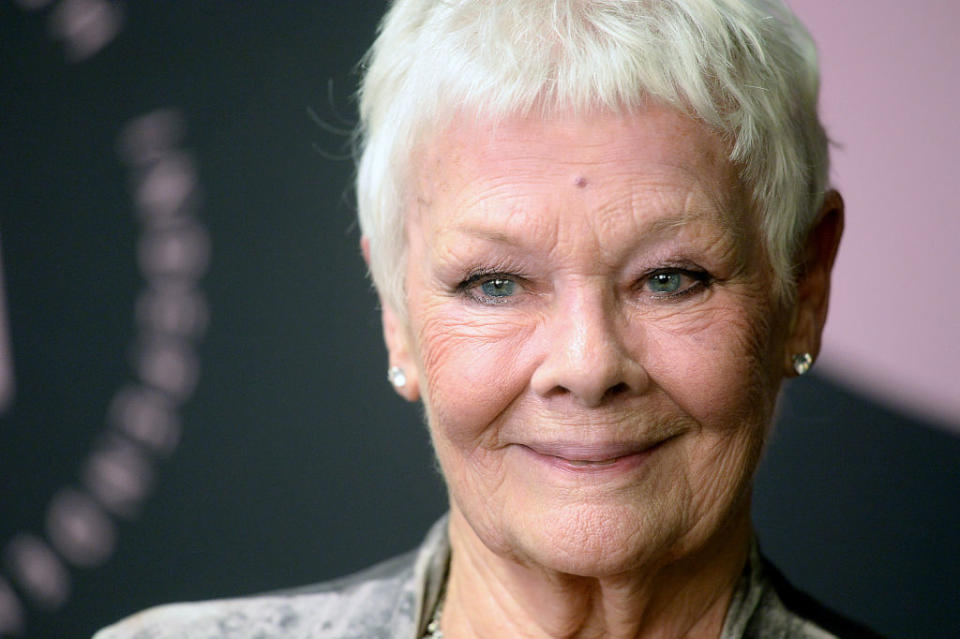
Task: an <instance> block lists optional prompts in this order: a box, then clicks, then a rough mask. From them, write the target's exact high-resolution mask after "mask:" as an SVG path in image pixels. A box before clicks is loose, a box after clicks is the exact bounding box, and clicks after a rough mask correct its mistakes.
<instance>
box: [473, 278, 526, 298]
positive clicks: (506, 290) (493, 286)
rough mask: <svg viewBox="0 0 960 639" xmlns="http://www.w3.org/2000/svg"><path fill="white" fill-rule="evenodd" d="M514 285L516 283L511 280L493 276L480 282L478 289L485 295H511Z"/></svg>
mask: <svg viewBox="0 0 960 639" xmlns="http://www.w3.org/2000/svg"><path fill="white" fill-rule="evenodd" d="M516 286H517V285H516V283H515V282H513V281H512V280H507V279H503V278H502V277H495V278H493V279H490V280H487V281H486V282H484V283H483V284H481V285H480V290H482V291H483V294H484V295H486V296H487V297H510V296H511V295H513V292H514V289H515V288H516Z"/></svg>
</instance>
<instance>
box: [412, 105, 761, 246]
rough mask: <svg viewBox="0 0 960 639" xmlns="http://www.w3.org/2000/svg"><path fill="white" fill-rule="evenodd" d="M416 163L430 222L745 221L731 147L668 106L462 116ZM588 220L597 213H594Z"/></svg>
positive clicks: (422, 206)
mask: <svg viewBox="0 0 960 639" xmlns="http://www.w3.org/2000/svg"><path fill="white" fill-rule="evenodd" d="M421 149H422V150H421V152H420V153H419V154H418V155H417V156H416V158H415V162H414V169H415V174H416V176H417V179H416V188H415V191H416V193H415V195H416V202H415V203H414V207H413V210H414V211H417V212H418V217H419V218H420V222H421V223H425V224H426V225H427V226H429V227H434V228H435V229H438V230H439V228H440V227H450V226H459V225H462V224H473V223H476V222H482V221H483V220H493V219H497V218H500V219H498V220H497V221H500V222H502V221H503V220H502V217H503V216H509V217H510V218H511V221H512V222H514V223H519V222H527V223H530V224H534V225H536V224H540V225H550V224H553V223H554V222H556V221H557V219H558V215H562V214H563V213H564V212H565V211H574V212H575V213H576V215H577V216H578V217H579V219H581V220H584V221H588V220H587V219H586V218H584V216H583V215H582V213H583V211H584V210H587V211H591V212H601V213H603V215H602V216H601V217H604V218H605V219H606V218H609V216H611V215H614V214H617V215H630V216H632V217H634V218H638V217H640V218H644V219H642V220H641V219H635V220H634V221H636V222H643V223H644V226H647V225H649V224H654V225H657V224H659V225H661V226H670V225H677V224H683V223H685V222H688V221H691V222H692V221H699V222H706V221H709V222H712V223H714V224H717V225H720V226H723V227H739V226H741V223H743V222H744V220H743V215H742V213H743V211H744V210H746V207H745V206H744V198H743V189H742V188H741V184H740V180H739V179H738V176H737V171H736V168H735V167H734V165H733V164H732V163H731V162H730V160H729V159H728V155H729V148H728V146H727V145H726V144H725V143H724V141H723V140H722V138H721V137H720V136H719V135H718V134H716V133H715V132H714V131H712V130H710V129H709V128H708V127H707V126H706V125H704V124H702V123H700V122H698V121H696V120H694V119H692V118H690V117H688V116H686V115H684V114H681V113H679V112H677V111H675V110H672V109H668V108H658V107H651V108H647V109H645V110H643V111H639V112H634V113H628V114H616V113H610V112H598V113H593V114H587V115H560V116H556V117H550V118H540V117H514V118H507V119H504V120H499V121H485V120H482V119H477V118H475V117H469V116H461V117H457V118H455V119H454V120H453V122H452V123H451V124H450V126H448V127H446V128H445V129H444V130H443V132H442V133H439V134H437V135H434V136H432V137H431V138H429V139H428V141H427V142H426V144H424V145H423V146H422V147H421ZM588 217H589V216H588Z"/></svg>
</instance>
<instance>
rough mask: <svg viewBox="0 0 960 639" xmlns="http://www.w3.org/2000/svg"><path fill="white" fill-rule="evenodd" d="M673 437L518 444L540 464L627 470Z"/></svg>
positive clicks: (573, 469)
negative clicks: (647, 440)
mask: <svg viewBox="0 0 960 639" xmlns="http://www.w3.org/2000/svg"><path fill="white" fill-rule="evenodd" d="M669 439H672V438H666V439H661V440H658V441H652V442H629V443H621V442H603V443H588V444H584V443H577V442H561V441H558V442H535V443H529V444H520V447H521V448H522V449H525V451H526V452H527V453H529V454H530V455H532V456H533V457H534V458H535V459H537V460H538V461H540V462H541V463H545V464H547V465H549V466H551V467H554V468H559V469H561V470H565V471H568V472H573V473H587V474H593V473H607V472H616V471H627V470H632V469H634V468H637V467H639V466H641V465H643V463H644V461H646V460H647V459H648V458H649V457H650V455H651V454H652V453H653V452H654V451H655V450H656V449H658V448H659V447H660V446H662V445H663V444H664V443H665V442H666V441H668V440H669Z"/></svg>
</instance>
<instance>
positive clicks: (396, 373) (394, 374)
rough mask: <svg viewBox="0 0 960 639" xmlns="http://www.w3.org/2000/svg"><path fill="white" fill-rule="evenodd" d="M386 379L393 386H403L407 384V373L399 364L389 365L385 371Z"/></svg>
mask: <svg viewBox="0 0 960 639" xmlns="http://www.w3.org/2000/svg"><path fill="white" fill-rule="evenodd" d="M387 379H388V380H390V383H391V384H393V387H394V388H403V387H404V386H406V385H407V375H406V373H404V372H403V369H402V368H400V367H399V366H391V367H390V369H389V370H388V371H387Z"/></svg>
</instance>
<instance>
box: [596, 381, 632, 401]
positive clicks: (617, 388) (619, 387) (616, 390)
mask: <svg viewBox="0 0 960 639" xmlns="http://www.w3.org/2000/svg"><path fill="white" fill-rule="evenodd" d="M628 390H630V387H629V386H627V384H626V383H625V382H620V383H619V384H615V385H613V386H611V387H610V388H608V389H607V392H606V393H604V395H603V397H604V399H609V398H611V397H616V396H617V395H622V394H624V393H626V392H627V391H628Z"/></svg>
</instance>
